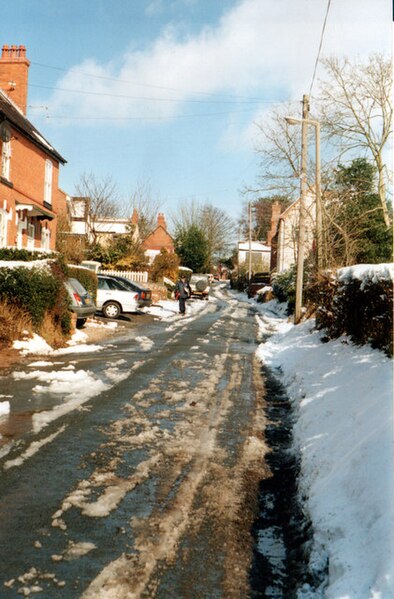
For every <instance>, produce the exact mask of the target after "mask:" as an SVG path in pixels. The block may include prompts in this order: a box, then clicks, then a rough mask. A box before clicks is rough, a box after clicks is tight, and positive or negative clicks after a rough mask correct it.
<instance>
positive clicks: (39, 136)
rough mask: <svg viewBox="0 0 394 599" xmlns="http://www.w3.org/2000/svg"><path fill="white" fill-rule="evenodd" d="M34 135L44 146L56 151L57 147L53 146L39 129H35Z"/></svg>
mask: <svg viewBox="0 0 394 599" xmlns="http://www.w3.org/2000/svg"><path fill="white" fill-rule="evenodd" d="M33 135H34V137H36V138H37V139H38V141H39V142H40V143H41V144H42V145H43V146H46V147H47V148H48V150H51V152H54V151H55V148H54V147H53V146H51V144H50V143H49V142H47V140H46V139H45V138H44V137H42V135H40V134H39V133H38V132H37V131H33Z"/></svg>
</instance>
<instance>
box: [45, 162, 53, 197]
mask: <svg viewBox="0 0 394 599" xmlns="http://www.w3.org/2000/svg"><path fill="white" fill-rule="evenodd" d="M52 171H53V165H52V162H51V161H50V160H46V161H45V181H44V202H46V203H47V204H52Z"/></svg>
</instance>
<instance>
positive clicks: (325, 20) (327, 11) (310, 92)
mask: <svg viewBox="0 0 394 599" xmlns="http://www.w3.org/2000/svg"><path fill="white" fill-rule="evenodd" d="M330 5H331V0H328V2H327V8H326V16H325V17H324V23H323V28H322V31H321V34H320V44H319V50H318V53H317V56H316V62H315V68H314V70H313V76H312V82H311V86H310V88H309V96H311V95H312V87H313V84H314V82H315V77H316V71H317V65H318V64H319V59H320V52H321V49H322V46H323V37H324V32H325V29H326V24H327V18H328V13H329V10H330Z"/></svg>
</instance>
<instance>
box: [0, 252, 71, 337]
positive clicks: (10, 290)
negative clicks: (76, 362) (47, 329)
mask: <svg viewBox="0 0 394 599" xmlns="http://www.w3.org/2000/svg"><path fill="white" fill-rule="evenodd" d="M44 264H45V263H43V266H42V267H37V266H34V267H33V268H27V267H24V266H21V267H14V268H6V267H2V268H0V300H2V299H4V300H8V301H9V302H12V303H15V304H16V305H17V306H19V307H20V308H22V309H24V310H26V311H27V312H28V313H29V314H30V316H31V320H32V324H33V327H34V329H35V330H36V331H37V330H39V329H40V327H41V325H42V323H43V320H44V316H45V313H46V312H49V313H51V314H52V316H53V319H54V322H55V324H58V325H60V327H61V329H62V331H63V332H64V333H68V332H69V330H70V326H71V320H70V312H69V309H68V306H69V302H68V296H67V292H66V290H65V288H64V285H63V281H64V271H63V267H62V265H61V264H60V263H46V266H44Z"/></svg>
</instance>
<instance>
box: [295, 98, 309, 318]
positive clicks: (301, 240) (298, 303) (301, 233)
mask: <svg viewBox="0 0 394 599" xmlns="http://www.w3.org/2000/svg"><path fill="white" fill-rule="evenodd" d="M308 116H309V98H308V96H307V95H306V94H304V95H303V97H302V130H301V131H302V142H301V183H300V217H299V225H298V252H297V278H296V299H295V313H294V322H295V324H297V323H299V322H300V320H301V309H302V288H303V280H304V253H305V198H306V192H307V180H306V169H307V155H308Z"/></svg>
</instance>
